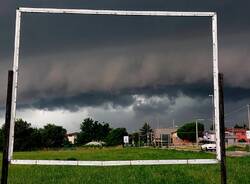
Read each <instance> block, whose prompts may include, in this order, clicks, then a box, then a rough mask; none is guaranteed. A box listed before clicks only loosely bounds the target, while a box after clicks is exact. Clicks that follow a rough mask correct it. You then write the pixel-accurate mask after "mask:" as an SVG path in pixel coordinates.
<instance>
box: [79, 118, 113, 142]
mask: <svg viewBox="0 0 250 184" xmlns="http://www.w3.org/2000/svg"><path fill="white" fill-rule="evenodd" d="M80 129H81V131H80V133H79V134H78V135H77V140H76V142H77V144H86V143H88V142H90V141H104V140H105V138H106V137H107V135H108V133H109V132H110V130H111V128H110V126H109V124H108V123H104V122H102V123H99V122H98V121H94V120H93V119H91V118H86V119H84V120H83V122H82V123H81V126H80Z"/></svg>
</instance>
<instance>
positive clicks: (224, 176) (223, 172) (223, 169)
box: [219, 74, 227, 184]
mask: <svg viewBox="0 0 250 184" xmlns="http://www.w3.org/2000/svg"><path fill="white" fill-rule="evenodd" d="M219 90H220V100H219V101H220V106H219V107H220V140H221V142H220V147H221V162H220V165H221V184H226V183H227V172H226V150H225V121H224V93H223V74H219Z"/></svg>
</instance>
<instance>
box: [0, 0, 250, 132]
mask: <svg viewBox="0 0 250 184" xmlns="http://www.w3.org/2000/svg"><path fill="white" fill-rule="evenodd" d="M20 6H23V7H49V8H51V7H54V8H78V9H80V8H91V9H121V10H169V11H216V12H217V13H218V23H219V24H218V30H219V37H218V39H219V63H220V70H221V71H222V72H223V73H224V75H225V97H226V98H225V99H226V104H225V108H226V111H227V112H230V111H232V110H234V109H237V108H240V107H242V106H245V105H246V104H248V103H250V85H249V82H250V57H249V56H250V54H249V53H250V52H249V51H250V46H249V41H250V34H249V33H250V22H249V17H250V12H249V11H248V10H249V8H250V3H249V1H247V0H245V1H243V0H242V1H233V0H210V1H200V0H189V1H183V0H175V1H169V0H162V1H150V0H144V1H142V0H133V1H132V0H126V1H122V0H104V1H95V0H92V1H87V0H86V1H58V0H56V1H51V0H50V1H44V0H43V1H6V0H1V6H0V117H1V118H0V120H1V121H3V117H4V116H3V114H4V103H5V96H6V94H5V91H6V76H7V70H8V69H10V68H11V65H12V59H13V43H14V27H15V25H14V23H15V9H16V8H17V7H20ZM22 18H23V19H22V32H21V45H20V46H21V48H20V75H19V76H20V78H19V89H18V107H19V111H18V117H23V118H25V119H28V120H29V121H31V122H32V123H33V124H35V125H36V126H41V125H42V124H43V123H47V122H43V121H45V120H46V121H53V122H55V123H59V124H62V125H64V126H66V127H67V128H68V129H69V130H76V129H77V128H78V125H77V122H79V121H80V120H81V119H83V118H85V117H87V116H91V117H93V118H95V119H98V120H101V121H109V122H111V123H112V125H113V126H124V127H126V128H128V129H130V130H132V129H135V128H138V127H139V126H141V124H142V122H144V121H150V122H151V123H152V126H156V122H157V121H158V122H159V123H158V124H159V125H160V126H171V124H172V123H171V122H172V120H173V119H175V120H176V122H177V124H178V123H179V124H182V123H183V122H185V121H190V120H191V119H194V118H205V119H211V108H212V107H211V99H210V97H208V95H209V94H211V93H212V87H213V86H212V63H211V62H212V47H211V21H210V19H209V18H197V17H196V18H187V17H186V18H180V17H168V18H166V17H115V16H93V15H91V16H82V15H81V16H80V15H46V14H36V15H34V14H26V15H23V17H22ZM41 113H42V114H41ZM62 114H64V115H65V118H59V117H62ZM66 115H68V116H67V118H66ZM44 116H47V118H44ZM69 117H70V118H69ZM246 117H247V116H246V109H243V110H241V111H239V112H238V113H234V114H230V115H228V116H227V117H226V118H227V119H226V120H227V125H228V126H229V125H232V124H234V123H235V122H236V121H240V122H242V121H246ZM50 118H51V119H50ZM205 123H207V125H209V123H211V122H209V120H207V121H206V122H205Z"/></svg>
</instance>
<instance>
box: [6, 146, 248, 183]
mask: <svg viewBox="0 0 250 184" xmlns="http://www.w3.org/2000/svg"><path fill="white" fill-rule="evenodd" d="M214 157H215V155H214V154H209V153H200V152H187V151H175V150H166V149H165V150H164V149H150V148H140V149H139V148H126V149H123V148H103V149H98V148H91V149H90V148H89V149H87V148H85V149H84V148H82V149H75V150H56V151H33V152H17V153H15V154H14V158H15V159H58V160H60V159H61V160H72V159H74V160H135V159H184V158H214ZM227 168H228V183H232V184H247V183H249V184H250V157H241V158H228V159H227ZM219 171H220V170H219V165H218V164H217V165H164V166H113V167H82V166H35V165H33V166H23V165H11V166H10V172H9V183H13V184H19V183H20V184H21V183H22V184H28V183H32V184H40V183H41V184H49V183H50V184H51V183H55V184H66V183H67V184H71V183H72V184H76V183H77V184H82V183H83V184H84V183H89V184H104V183H105V184H106V183H115V184H134V183H142V184H163V183H164V184H165V183H178V184H179V183H180V184H190V183H207V184H208V183H209V184H212V183H220V174H219Z"/></svg>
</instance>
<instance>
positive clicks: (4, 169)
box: [1, 70, 13, 184]
mask: <svg viewBox="0 0 250 184" xmlns="http://www.w3.org/2000/svg"><path fill="white" fill-rule="evenodd" d="M12 89H13V71H12V70H9V72H8V87H7V101H6V114H5V128H4V145H3V159H2V176H1V184H7V182H8V171H9V160H8V156H9V134H10V120H11V104H12Z"/></svg>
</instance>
